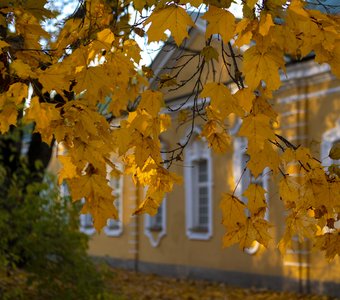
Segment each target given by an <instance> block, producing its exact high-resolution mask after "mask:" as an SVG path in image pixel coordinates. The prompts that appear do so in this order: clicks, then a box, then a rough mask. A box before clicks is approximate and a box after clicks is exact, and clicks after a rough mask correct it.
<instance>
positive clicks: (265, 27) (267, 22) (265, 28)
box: [259, 13, 275, 36]
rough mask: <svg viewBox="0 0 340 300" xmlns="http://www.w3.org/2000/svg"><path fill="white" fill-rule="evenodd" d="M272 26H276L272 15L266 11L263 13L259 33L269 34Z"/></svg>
mask: <svg viewBox="0 0 340 300" xmlns="http://www.w3.org/2000/svg"><path fill="white" fill-rule="evenodd" d="M272 26H275V24H274V22H273V18H272V15H271V14H265V13H263V14H261V19H260V23H259V33H260V34H261V35H263V36H265V35H267V34H268V32H269V30H270V28H271V27H272Z"/></svg>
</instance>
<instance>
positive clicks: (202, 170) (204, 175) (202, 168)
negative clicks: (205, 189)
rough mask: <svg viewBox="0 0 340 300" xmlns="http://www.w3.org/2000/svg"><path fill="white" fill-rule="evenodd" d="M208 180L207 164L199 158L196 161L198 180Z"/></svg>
mask: <svg viewBox="0 0 340 300" xmlns="http://www.w3.org/2000/svg"><path fill="white" fill-rule="evenodd" d="M207 181H208V164H207V160H200V161H199V162H198V182H207Z"/></svg>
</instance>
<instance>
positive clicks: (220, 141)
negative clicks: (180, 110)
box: [201, 120, 230, 153]
mask: <svg viewBox="0 0 340 300" xmlns="http://www.w3.org/2000/svg"><path fill="white" fill-rule="evenodd" d="M201 135H202V136H203V137H205V138H206V139H207V142H208V144H209V147H211V148H213V149H214V151H215V152H216V153H225V152H226V151H227V150H228V148H229V146H230V137H229V135H228V134H227V132H226V130H225V128H223V126H221V124H220V123H219V122H216V121H214V120H211V121H208V122H207V123H206V124H205V125H204V128H203V130H202V133H201Z"/></svg>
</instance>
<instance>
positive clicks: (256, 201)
mask: <svg viewBox="0 0 340 300" xmlns="http://www.w3.org/2000/svg"><path fill="white" fill-rule="evenodd" d="M265 193H266V190H265V189H264V188H263V187H262V186H261V185H258V184H250V185H249V186H248V188H247V189H246V190H245V191H244V193H243V195H244V196H245V197H247V199H248V203H247V207H248V209H249V211H250V212H251V214H252V215H258V214H259V213H261V215H262V216H264V213H265V211H266V208H267V203H266V198H265V196H264V194H265Z"/></svg>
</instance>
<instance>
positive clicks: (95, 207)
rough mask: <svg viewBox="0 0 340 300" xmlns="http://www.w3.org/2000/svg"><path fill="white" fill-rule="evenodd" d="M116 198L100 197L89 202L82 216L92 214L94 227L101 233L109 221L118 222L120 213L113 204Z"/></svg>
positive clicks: (82, 211) (84, 207)
mask: <svg viewBox="0 0 340 300" xmlns="http://www.w3.org/2000/svg"><path fill="white" fill-rule="evenodd" d="M113 200H114V196H111V197H105V198H102V197H98V198H95V199H90V200H87V201H86V202H85V204H84V206H83V208H82V210H81V213H82V214H87V213H89V214H91V216H92V218H93V226H94V228H95V229H96V230H97V232H100V230H101V229H102V228H103V227H104V226H106V224H107V220H108V219H115V220H118V218H119V217H118V211H117V208H116V207H115V205H114V204H113Z"/></svg>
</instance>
